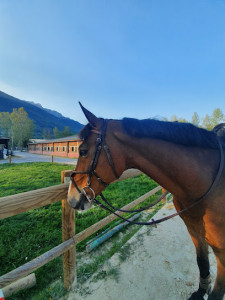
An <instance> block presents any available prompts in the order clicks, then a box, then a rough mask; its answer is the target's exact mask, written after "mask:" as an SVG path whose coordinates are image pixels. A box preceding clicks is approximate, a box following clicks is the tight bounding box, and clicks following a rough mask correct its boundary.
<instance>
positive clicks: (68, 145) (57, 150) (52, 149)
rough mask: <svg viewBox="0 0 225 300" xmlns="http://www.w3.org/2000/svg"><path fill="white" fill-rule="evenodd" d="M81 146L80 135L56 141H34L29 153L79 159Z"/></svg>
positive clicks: (29, 146) (30, 145)
mask: <svg viewBox="0 0 225 300" xmlns="http://www.w3.org/2000/svg"><path fill="white" fill-rule="evenodd" d="M80 144H81V140H80V138H79V136H78V135H73V136H68V137H64V138H59V139H54V140H33V143H30V144H28V151H29V152H30V153H36V154H45V155H55V156H63V157H74V158H77V157H78V156H79V150H78V148H79V146H80Z"/></svg>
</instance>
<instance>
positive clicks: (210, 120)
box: [202, 108, 225, 130]
mask: <svg viewBox="0 0 225 300" xmlns="http://www.w3.org/2000/svg"><path fill="white" fill-rule="evenodd" d="M224 120H225V119H224V114H223V112H222V110H221V109H220V108H215V109H214V111H213V113H212V115H211V116H209V115H208V114H207V115H205V117H204V118H203V119H202V126H203V127H204V128H206V129H208V130H212V129H213V128H214V127H215V126H216V125H217V124H219V123H221V122H224Z"/></svg>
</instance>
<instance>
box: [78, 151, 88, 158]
mask: <svg viewBox="0 0 225 300" xmlns="http://www.w3.org/2000/svg"><path fill="white" fill-rule="evenodd" d="M79 154H80V156H82V157H85V156H87V155H88V150H80V152H79Z"/></svg>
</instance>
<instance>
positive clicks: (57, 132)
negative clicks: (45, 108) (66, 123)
mask: <svg viewBox="0 0 225 300" xmlns="http://www.w3.org/2000/svg"><path fill="white" fill-rule="evenodd" d="M53 135H54V138H55V139H58V138H59V137H60V131H59V129H58V128H57V127H56V126H55V127H54V129H53Z"/></svg>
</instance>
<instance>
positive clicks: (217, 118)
mask: <svg viewBox="0 0 225 300" xmlns="http://www.w3.org/2000/svg"><path fill="white" fill-rule="evenodd" d="M211 122H212V125H213V127H215V126H216V125H217V124H219V123H222V122H224V114H223V112H222V110H221V109H220V108H215V109H214V111H213V113H212V117H211Z"/></svg>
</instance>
